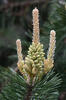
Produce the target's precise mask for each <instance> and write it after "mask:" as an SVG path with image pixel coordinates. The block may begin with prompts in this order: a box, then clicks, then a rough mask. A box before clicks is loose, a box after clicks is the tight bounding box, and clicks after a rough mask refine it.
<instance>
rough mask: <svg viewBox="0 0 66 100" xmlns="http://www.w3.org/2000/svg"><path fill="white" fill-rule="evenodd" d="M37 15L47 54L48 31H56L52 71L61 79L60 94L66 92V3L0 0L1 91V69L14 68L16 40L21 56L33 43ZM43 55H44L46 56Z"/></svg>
mask: <svg viewBox="0 0 66 100" xmlns="http://www.w3.org/2000/svg"><path fill="white" fill-rule="evenodd" d="M35 7H37V8H38V9H39V12H40V17H39V19H40V40H41V43H43V44H44V51H45V53H47V50H48V46H49V36H50V30H51V29H54V30H55V31H56V41H57V42H56V53H55V71H56V73H59V74H60V76H61V78H62V85H61V88H59V91H60V93H62V92H64V91H66V0H0V91H1V90H2V87H3V86H4V83H3V82H4V80H3V79H2V75H1V72H2V70H3V68H5V70H4V73H5V71H7V69H8V67H11V68H13V69H15V68H16V67H17V52H16V40H17V39H18V38H20V39H21V42H22V48H23V56H24V57H25V56H26V55H27V51H28V48H29V45H30V44H31V42H32V32H33V30H32V10H33V9H34V8H35ZM45 56H46V55H45Z"/></svg>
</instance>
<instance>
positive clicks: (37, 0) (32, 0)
mask: <svg viewBox="0 0 66 100" xmlns="http://www.w3.org/2000/svg"><path fill="white" fill-rule="evenodd" d="M45 1H46V0H30V1H29V0H28V1H23V2H20V3H19V2H16V3H8V4H5V5H2V6H1V7H0V11H1V10H3V9H8V8H13V7H17V6H21V7H23V6H29V5H33V4H37V3H45Z"/></svg>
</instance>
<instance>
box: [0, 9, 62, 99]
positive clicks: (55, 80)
mask: <svg viewBox="0 0 66 100" xmlns="http://www.w3.org/2000/svg"><path fill="white" fill-rule="evenodd" d="M32 14H33V40H32V44H31V45H30V47H29V50H28V54H27V56H26V57H25V59H23V56H22V47H21V41H20V39H18V40H17V41H16V45H17V55H18V63H17V66H18V69H19V71H20V73H21V75H19V74H17V73H16V72H15V71H13V70H12V69H9V70H8V71H7V72H5V73H4V72H2V73H1V74H2V75H3V76H2V77H3V78H5V79H6V80H7V82H8V83H7V85H6V86H5V87H4V88H3V90H2V92H1V94H0V99H1V100H57V99H58V95H59V92H58V90H57V88H58V87H59V85H60V83H61V79H60V78H59V75H58V74H56V75H55V73H54V71H53V70H52V68H53V66H54V53H55V43H56V36H55V35H56V32H55V31H54V30H51V32H50V43H49V49H48V53H47V58H45V53H44V50H43V44H41V43H40V38H39V34H40V31H39V11H38V9H37V8H35V9H34V10H33V12H32ZM7 77H8V78H7Z"/></svg>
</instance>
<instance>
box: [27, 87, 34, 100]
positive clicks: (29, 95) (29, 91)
mask: <svg viewBox="0 0 66 100" xmlns="http://www.w3.org/2000/svg"><path fill="white" fill-rule="evenodd" d="M32 88H33V87H32V86H28V91H27V96H26V97H25V100H30V98H31V95H32Z"/></svg>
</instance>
